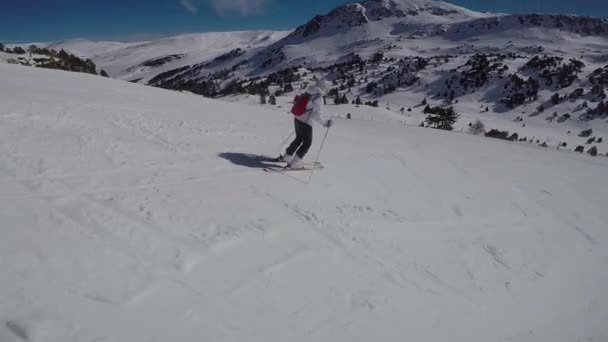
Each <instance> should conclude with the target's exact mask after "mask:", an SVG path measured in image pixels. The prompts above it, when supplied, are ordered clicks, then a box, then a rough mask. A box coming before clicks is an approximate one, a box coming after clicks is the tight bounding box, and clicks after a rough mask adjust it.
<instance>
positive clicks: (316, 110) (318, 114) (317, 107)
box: [310, 96, 331, 127]
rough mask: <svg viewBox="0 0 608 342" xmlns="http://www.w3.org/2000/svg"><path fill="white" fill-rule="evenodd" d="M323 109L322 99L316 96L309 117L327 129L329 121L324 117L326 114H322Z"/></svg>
mask: <svg viewBox="0 0 608 342" xmlns="http://www.w3.org/2000/svg"><path fill="white" fill-rule="evenodd" d="M323 107H324V104H323V97H322V96H317V97H316V98H315V99H314V100H313V102H312V112H311V113H310V116H311V118H312V119H313V120H315V121H316V122H318V123H319V124H321V125H323V126H325V127H328V126H330V125H331V123H330V122H331V120H330V119H329V118H328V117H326V116H327V114H325V113H323Z"/></svg>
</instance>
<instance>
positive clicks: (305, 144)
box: [296, 122, 312, 159]
mask: <svg viewBox="0 0 608 342" xmlns="http://www.w3.org/2000/svg"><path fill="white" fill-rule="evenodd" d="M300 124H301V127H300V136H301V137H302V145H301V146H300V148H299V149H298V150H297V152H296V155H297V156H298V157H299V158H300V159H304V156H305V155H306V153H308V150H309V149H310V146H312V126H310V125H308V124H305V123H303V122H300Z"/></svg>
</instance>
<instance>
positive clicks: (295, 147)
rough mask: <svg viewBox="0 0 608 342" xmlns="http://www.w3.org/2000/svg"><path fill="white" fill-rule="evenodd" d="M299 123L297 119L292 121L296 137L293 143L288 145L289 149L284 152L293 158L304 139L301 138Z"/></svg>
mask: <svg viewBox="0 0 608 342" xmlns="http://www.w3.org/2000/svg"><path fill="white" fill-rule="evenodd" d="M299 124H301V122H300V120H298V119H294V126H295V127H294V129H295V131H296V137H295V138H294V140H293V142H292V143H291V144H290V145H289V147H287V150H285V155H287V156H291V157H293V155H294V154H295V153H296V151H297V150H298V147H300V145H302V143H303V142H304V139H303V137H302V134H301V133H302V132H301V131H300V125H299Z"/></svg>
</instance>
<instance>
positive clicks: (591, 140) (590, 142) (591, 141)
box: [587, 137, 595, 145]
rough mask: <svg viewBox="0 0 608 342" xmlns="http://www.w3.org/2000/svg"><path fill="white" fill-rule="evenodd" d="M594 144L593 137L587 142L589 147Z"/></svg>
mask: <svg viewBox="0 0 608 342" xmlns="http://www.w3.org/2000/svg"><path fill="white" fill-rule="evenodd" d="M594 142H595V137H593V138H591V139H589V140H587V145H591V144H593V143H594Z"/></svg>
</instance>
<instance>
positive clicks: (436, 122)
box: [426, 107, 460, 131]
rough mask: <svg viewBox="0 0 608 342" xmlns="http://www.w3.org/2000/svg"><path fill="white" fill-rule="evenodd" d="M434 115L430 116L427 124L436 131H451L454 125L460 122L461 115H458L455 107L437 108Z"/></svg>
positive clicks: (427, 118)
mask: <svg viewBox="0 0 608 342" xmlns="http://www.w3.org/2000/svg"><path fill="white" fill-rule="evenodd" d="M434 112H435V113H433V114H428V115H427V117H426V122H427V123H428V124H429V126H432V127H433V128H436V129H443V130H446V131H451V130H453V129H454V127H453V125H454V124H455V123H456V121H458V118H459V117H460V114H458V113H456V111H455V110H454V107H447V108H441V107H436V108H435V109H434Z"/></svg>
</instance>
